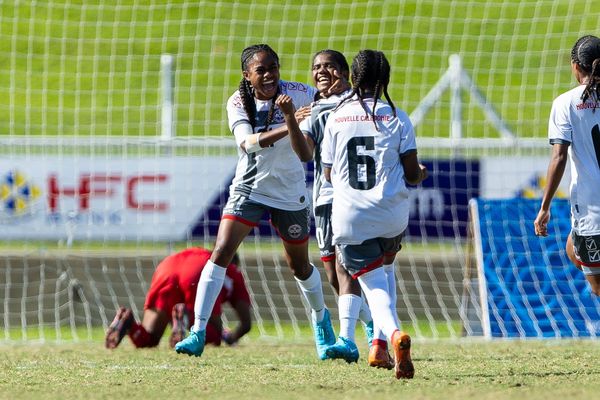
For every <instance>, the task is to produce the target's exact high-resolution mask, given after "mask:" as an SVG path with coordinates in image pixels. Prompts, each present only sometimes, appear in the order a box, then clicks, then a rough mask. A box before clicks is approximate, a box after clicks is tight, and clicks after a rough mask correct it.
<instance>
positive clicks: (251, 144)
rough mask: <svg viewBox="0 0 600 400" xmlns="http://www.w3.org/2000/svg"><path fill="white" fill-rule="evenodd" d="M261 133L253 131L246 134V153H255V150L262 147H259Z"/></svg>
mask: <svg viewBox="0 0 600 400" xmlns="http://www.w3.org/2000/svg"><path fill="white" fill-rule="evenodd" d="M261 133H262V132H259V133H255V134H253V135H248V136H247V137H246V153H248V154H250V153H256V152H257V151H259V150H261V149H262V147H260V134H261Z"/></svg>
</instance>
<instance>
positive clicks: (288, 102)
mask: <svg viewBox="0 0 600 400" xmlns="http://www.w3.org/2000/svg"><path fill="white" fill-rule="evenodd" d="M275 105H276V106H277V107H279V109H280V110H281V112H282V113H283V114H285V116H287V117H290V116H291V117H293V116H294V112H295V109H294V103H293V102H292V98H291V97H290V96H288V95H287V94H280V95H279V96H277V99H275Z"/></svg>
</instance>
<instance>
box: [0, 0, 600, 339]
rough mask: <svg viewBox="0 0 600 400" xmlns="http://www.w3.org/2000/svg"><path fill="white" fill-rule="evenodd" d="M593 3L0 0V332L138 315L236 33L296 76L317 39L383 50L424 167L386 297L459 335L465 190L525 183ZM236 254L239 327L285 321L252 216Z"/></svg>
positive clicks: (209, 216)
mask: <svg viewBox="0 0 600 400" xmlns="http://www.w3.org/2000/svg"><path fill="white" fill-rule="evenodd" d="M599 13H600V12H598V11H597V10H595V9H593V8H592V7H591V2H582V1H571V2H566V3H557V2H553V1H549V0H542V1H537V0H536V1H533V0H526V1H507V0H504V1H494V2H481V1H475V0H466V1H450V2H446V1H440V0H429V1H418V0H414V1H403V2H387V1H363V2H351V1H345V0H344V1H341V0H337V1H335V2H333V3H332V2H329V3H322V4H321V3H318V2H316V3H315V2H309V1H302V2H273V1H270V2H262V3H261V4H255V3H254V2H229V1H192V0H178V1H167V0H164V1H163V0H153V1H142V0H118V1H114V2H106V1H100V0H98V1H85V2H81V1H72V0H50V1H43V2H40V1H38V2H30V1H20V0H17V1H12V2H2V3H0V43H1V44H0V55H1V56H2V60H4V62H3V68H0V90H1V91H2V93H3V94H4V95H3V96H0V246H1V247H2V252H1V255H0V310H1V313H0V315H1V316H2V323H3V325H2V332H3V334H2V335H0V338H2V339H0V340H4V341H20V340H46V341H53V340H57V341H69V340H89V339H96V336H95V335H97V332H101V331H102V329H104V328H106V326H107V325H108V324H109V323H110V320H111V319H112V316H113V315H114V312H115V310H116V309H117V307H118V306H119V305H125V306H129V307H131V308H132V309H133V310H134V314H135V315H136V317H138V318H140V317H141V314H142V311H143V310H142V307H143V302H144V296H145V293H146V291H147V289H148V286H149V282H150V279H151V275H152V271H153V269H154V267H155V266H156V265H157V263H158V262H159V261H160V260H161V259H162V258H163V257H164V256H166V255H167V254H169V253H171V252H173V251H175V250H179V249H182V248H185V247H187V246H192V245H199V246H203V247H207V248H210V247H212V244H213V241H214V238H215V235H216V230H217V227H218V223H219V218H220V212H221V208H222V206H223V204H224V203H225V201H226V199H227V193H228V185H229V183H230V180H231V177H232V175H233V171H234V167H235V163H236V149H235V144H234V141H233V139H232V137H231V134H230V133H229V132H228V129H227V124H226V122H225V121H226V120H227V118H226V112H225V102H226V100H227V98H228V97H229V96H230V95H231V94H232V93H233V92H234V91H235V90H236V89H237V86H238V84H239V80H240V78H241V72H240V62H239V56H240V53H241V51H242V49H243V48H244V47H246V46H248V45H250V44H255V43H268V44H270V45H271V46H272V47H273V48H274V49H275V50H276V51H277V52H278V54H279V56H280V60H281V76H282V78H283V79H285V80H292V81H301V82H310V80H311V74H310V67H311V57H312V55H313V54H314V53H315V52H316V51H318V50H321V49H325V48H333V49H336V50H339V51H342V52H344V54H346V56H347V58H348V60H349V61H351V60H352V57H353V56H354V55H355V54H356V53H357V52H358V51H359V50H360V49H364V48H375V49H379V50H382V51H384V52H385V54H386V56H387V57H388V59H389V61H390V64H391V65H392V77H391V83H390V87H389V92H390V94H391V98H392V99H393V100H394V102H395V103H396V105H397V106H399V107H400V108H402V109H404V110H406V111H407V112H408V113H409V114H410V115H411V118H412V119H413V121H414V122H415V125H416V132H417V138H418V139H417V140H418V146H419V155H420V158H421V159H422V160H423V161H424V162H425V163H426V164H427V166H428V168H429V171H430V175H431V177H430V178H429V179H428V180H427V181H426V182H424V184H423V185H422V186H420V187H419V188H416V189H415V190H413V191H412V192H411V224H410V227H409V231H408V234H407V237H406V242H405V245H404V247H403V250H402V252H401V253H400V254H399V256H398V259H397V276H398V304H397V306H398V312H399V313H400V317H401V321H402V323H403V324H404V326H405V328H406V329H407V330H408V331H410V332H411V333H413V336H414V337H415V338H420V339H424V338H433V339H436V338H446V337H450V338H458V337H460V336H461V335H462V331H463V329H462V327H463V325H464V321H463V320H462V318H461V316H462V314H461V313H462V294H463V277H464V272H465V268H466V264H467V262H466V260H467V251H466V249H467V241H466V237H467V221H468V201H469V199H471V198H473V197H502V198H512V197H536V196H538V195H539V192H540V189H541V188H542V186H543V182H542V180H541V179H540V177H541V176H543V174H544V171H545V168H546V165H547V155H548V149H547V142H546V140H544V139H543V138H544V136H545V128H544V127H545V126H546V124H547V117H548V114H549V110H550V105H551V101H552V99H553V98H554V97H555V96H556V95H557V94H558V93H560V92H562V91H564V90H566V89H568V88H569V87H570V85H571V77H570V70H569V58H568V55H569V51H570V47H571V46H572V44H573V43H574V41H575V40H576V39H577V38H578V37H579V36H581V35H582V34H585V33H589V31H594V30H596V28H597V21H598V20H599V18H598V17H599ZM307 178H308V185H309V186H310V183H311V179H312V172H311V166H310V165H308V166H307ZM523 223H524V224H528V222H527V221H524V222H523ZM240 258H241V266H242V270H243V273H244V275H245V276H246V278H247V283H248V285H249V289H250V294H251V296H252V306H253V319H254V321H255V325H254V326H255V327H256V328H255V329H256V332H258V333H259V334H260V335H261V336H263V337H271V336H275V337H281V336H283V335H286V334H288V332H289V330H290V329H291V331H292V332H293V334H294V335H301V334H303V333H302V332H303V331H302V329H303V328H304V327H306V325H307V323H308V318H307V312H306V307H305V305H304V304H303V303H302V300H301V297H300V295H299V293H298V291H297V288H296V286H295V284H294V281H293V279H292V275H291V272H290V271H288V269H287V267H286V266H285V262H284V261H283V257H282V251H281V245H280V241H279V239H278V238H277V236H276V235H275V234H274V232H273V231H272V230H271V227H270V225H269V224H268V222H267V221H264V223H262V224H261V225H260V226H259V227H258V228H257V229H256V230H255V231H254V232H253V233H252V235H250V236H249V237H248V238H247V239H246V240H245V242H244V243H243V245H242V247H241V248H240ZM311 259H312V261H313V262H314V263H315V264H316V265H320V261H319V259H318V252H317V251H316V245H315V243H314V240H312V241H311ZM323 276H324V274H323ZM325 294H326V303H327V305H328V306H329V308H330V309H332V311H333V314H334V319H335V318H336V317H337V313H336V305H335V296H334V295H333V293H332V291H331V290H330V289H329V288H328V287H327V285H326V284H325ZM226 316H228V317H229V316H230V315H229V314H226ZM228 323H229V322H228ZM232 323H233V322H232Z"/></svg>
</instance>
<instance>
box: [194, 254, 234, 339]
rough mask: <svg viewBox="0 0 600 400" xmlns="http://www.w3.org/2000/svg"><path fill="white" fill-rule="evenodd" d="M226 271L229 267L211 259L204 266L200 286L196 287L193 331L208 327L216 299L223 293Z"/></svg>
mask: <svg viewBox="0 0 600 400" xmlns="http://www.w3.org/2000/svg"><path fill="white" fill-rule="evenodd" d="M226 271H227V268H223V267H220V266H218V265H217V264H215V263H213V262H212V261H210V260H208V262H207V263H206V265H205V266H204V269H203V270H202V274H201V275H200V279H199V280H198V288H196V302H195V303H194V326H192V329H191V330H192V331H194V332H198V331H203V330H205V329H206V324H207V323H208V318H210V314H211V313H212V309H213V307H214V305H215V301H216V300H217V297H218V296H219V293H221V288H222V287H223V281H224V280H225V272H226Z"/></svg>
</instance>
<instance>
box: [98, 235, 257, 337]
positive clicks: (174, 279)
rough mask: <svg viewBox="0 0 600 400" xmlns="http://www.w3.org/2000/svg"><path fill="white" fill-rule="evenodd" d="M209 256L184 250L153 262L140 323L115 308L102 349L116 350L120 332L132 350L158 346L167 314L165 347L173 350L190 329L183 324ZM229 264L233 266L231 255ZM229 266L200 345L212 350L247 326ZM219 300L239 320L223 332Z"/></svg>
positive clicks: (245, 300)
mask: <svg viewBox="0 0 600 400" xmlns="http://www.w3.org/2000/svg"><path fill="white" fill-rule="evenodd" d="M210 254H211V252H210V251H208V250H205V249H201V248H198V247H196V248H190V249H186V250H183V251H180V252H178V253H175V254H171V255H170V256H168V257H166V258H165V259H164V260H163V261H162V262H161V263H160V264H158V266H157V267H156V270H155V271H154V275H153V276H152V282H151V283H150V289H149V290H148V294H147V295H146V303H145V304H144V316H143V317H142V322H141V323H137V322H135V319H134V317H133V313H132V312H131V310H130V309H129V308H125V307H120V308H119V310H118V311H117V315H116V316H115V319H114V321H113V322H112V323H111V324H110V326H109V328H108V331H107V332H106V339H105V345H106V348H108V349H114V348H116V347H117V346H118V345H119V343H121V340H123V337H124V336H125V335H126V334H129V337H130V338H131V341H132V343H133V345H134V346H135V347H155V346H158V343H159V342H160V339H161V337H162V336H163V333H164V332H165V329H166V327H167V325H168V323H169V313H171V317H172V332H171V337H170V338H169V345H170V346H171V347H173V346H175V343H177V342H179V341H180V340H182V339H183V338H184V337H185V334H186V331H187V330H188V329H189V328H190V326H189V322H188V321H191V318H190V317H191V316H193V314H192V310H193V309H194V300H195V298H196V284H197V283H198V278H199V277H200V273H201V272H202V269H203V268H204V266H205V265H206V262H207V261H208V259H209V258H210ZM234 262H235V264H237V256H236V257H235V259H234ZM235 264H229V266H228V267H227V271H226V275H225V280H226V282H227V283H226V284H225V285H223V289H222V290H221V293H220V294H219V297H218V299H217V301H216V302H215V306H214V308H213V309H212V313H211V316H210V319H209V323H208V325H207V330H206V341H207V342H208V343H212V344H214V345H217V346H218V345H220V344H221V339H223V340H224V341H225V342H226V343H227V344H230V345H231V344H234V343H236V342H237V341H238V340H239V339H240V338H241V337H242V336H244V335H245V334H246V333H248V332H249V331H250V327H251V324H252V322H251V321H252V320H251V316H250V295H249V294H248V290H247V289H246V285H245V283H244V278H243V276H242V274H241V273H240V271H238V269H237V268H236V266H235ZM225 302H228V303H229V304H230V305H231V306H232V307H233V310H234V311H235V313H236V315H237V317H238V319H239V324H238V325H237V327H236V328H235V329H234V330H233V331H226V330H223V322H222V320H221V304H222V303H225Z"/></svg>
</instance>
